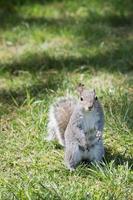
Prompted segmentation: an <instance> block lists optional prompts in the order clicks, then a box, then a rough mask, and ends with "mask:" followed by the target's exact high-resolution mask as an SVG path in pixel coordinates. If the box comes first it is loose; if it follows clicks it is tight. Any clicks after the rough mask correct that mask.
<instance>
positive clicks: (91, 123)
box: [82, 110, 99, 132]
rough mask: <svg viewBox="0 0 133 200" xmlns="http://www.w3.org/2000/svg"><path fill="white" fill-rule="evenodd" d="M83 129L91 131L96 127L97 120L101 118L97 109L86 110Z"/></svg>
mask: <svg viewBox="0 0 133 200" xmlns="http://www.w3.org/2000/svg"><path fill="white" fill-rule="evenodd" d="M82 120H83V129H84V131H85V132H90V131H93V130H94V129H96V124H97V121H98V120H99V115H98V113H97V112H96V110H93V111H90V112H86V113H84V114H83V117H82Z"/></svg>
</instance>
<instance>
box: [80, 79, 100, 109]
mask: <svg viewBox="0 0 133 200" xmlns="http://www.w3.org/2000/svg"><path fill="white" fill-rule="evenodd" d="M77 91H78V93H79V97H80V104H81V105H82V107H83V109H84V110H85V111H91V110H93V108H94V104H95V102H96V101H97V96H96V92H95V90H89V89H87V88H85V86H84V84H81V83H80V84H79V85H78V86H77Z"/></svg>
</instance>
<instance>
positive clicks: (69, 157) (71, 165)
mask: <svg viewBox="0 0 133 200" xmlns="http://www.w3.org/2000/svg"><path fill="white" fill-rule="evenodd" d="M81 160H82V155H81V152H80V150H79V146H78V145H74V144H73V145H72V146H71V147H70V146H69V147H66V149H65V164H66V166H67V168H68V169H69V170H70V171H74V170H75V168H76V166H77V165H78V164H79V162H80V161H81Z"/></svg>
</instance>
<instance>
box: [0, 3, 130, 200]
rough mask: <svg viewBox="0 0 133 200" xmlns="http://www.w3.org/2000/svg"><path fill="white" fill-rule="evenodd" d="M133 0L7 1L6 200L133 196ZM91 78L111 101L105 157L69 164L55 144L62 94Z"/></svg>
mask: <svg viewBox="0 0 133 200" xmlns="http://www.w3.org/2000/svg"><path fill="white" fill-rule="evenodd" d="M132 9H133V6H132V1H130V0H127V1H126V0H119V1H115V0H109V1H103V0H99V1H98V0H83V1H80V0H77V1H70V0H66V1H65V0H62V1H61V0H53V1H52V0H49V1H39V0H38V1H37V0H34V1H31V0H27V1H26V0H23V1H22V0H19V1H17V0H12V1H9V2H6V1H4V0H2V1H1V2H0V18H1V20H0V119H1V120H0V140H1V143H0V163H1V164H0V199H2V200H9V199H11V200H12V199H22V200H31V199H32V200H34V199H35V200H37V199H48V200H49V199H51V200H52V199H53V200H56V199H61V200H68V199H69V200H70V199H72V200H74V199H75V200H87V199H89V200H90V199H91V200H103V199H106V200H130V199H133V171H132V164H133V159H132V155H133V145H132V140H133V136H132V134H133V125H132V119H133V99H132V92H133V87H132V84H133V70H132V69H133V56H132V55H133V45H132V42H133V16H132ZM78 82H84V83H85V84H86V85H87V86H88V87H91V88H95V89H96V91H97V94H98V96H99V98H100V99H101V102H102V104H103V107H104V112H105V121H106V123H105V130H104V145H105V149H106V154H105V162H103V163H102V164H101V165H100V166H98V165H88V166H87V165H84V164H81V165H79V166H78V167H77V169H76V170H75V172H73V173H70V172H69V171H68V170H67V169H66V168H65V166H64V161H63V157H64V151H63V149H62V148H60V146H59V145H58V144H55V143H46V142H45V141H44V140H43V138H44V136H45V135H46V134H47V131H46V124H47V112H48V108H49V105H50V104H51V103H52V102H53V101H54V98H56V97H58V96H62V95H65V94H67V93H71V94H75V89H74V88H75V86H76V84H77V83H78Z"/></svg>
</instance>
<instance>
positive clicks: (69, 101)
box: [47, 97, 76, 146]
mask: <svg viewBox="0 0 133 200" xmlns="http://www.w3.org/2000/svg"><path fill="white" fill-rule="evenodd" d="M75 105H76V100H75V99H74V98H73V97H61V98H59V99H57V101H56V102H55V103H54V104H53V105H51V107H50V109H49V116H48V126H47V128H48V137H47V140H55V139H57V140H58V141H59V143H60V144H61V145H63V146H64V133H65V130H66V127H67V125H68V123H69V119H70V117H71V115H72V112H73V110H74V107H75Z"/></svg>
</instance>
